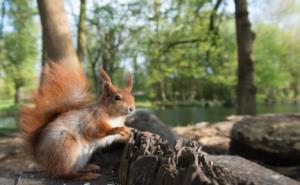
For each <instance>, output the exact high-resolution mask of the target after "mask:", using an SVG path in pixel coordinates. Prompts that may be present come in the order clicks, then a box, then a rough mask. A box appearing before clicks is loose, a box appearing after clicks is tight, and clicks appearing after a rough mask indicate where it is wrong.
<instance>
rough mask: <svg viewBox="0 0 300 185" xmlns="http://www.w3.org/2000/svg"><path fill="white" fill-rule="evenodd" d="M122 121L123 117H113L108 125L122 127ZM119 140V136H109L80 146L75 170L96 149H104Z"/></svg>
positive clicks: (84, 162) (82, 164) (85, 161)
mask: <svg viewBox="0 0 300 185" xmlns="http://www.w3.org/2000/svg"><path fill="white" fill-rule="evenodd" d="M124 121H125V118H124V117H114V118H111V119H109V120H108V123H109V125H110V126H111V127H121V126H124ZM119 139H120V135H109V136H106V137H103V138H101V139H98V140H96V141H94V142H92V143H89V144H84V145H81V149H80V150H81V152H80V153H81V155H80V156H79V161H78V163H77V166H76V167H77V169H81V168H82V167H83V166H84V165H85V164H86V163H87V162H88V160H89V159H90V157H91V155H92V154H93V152H94V151H95V150H96V148H105V147H106V146H108V145H110V144H112V143H113V142H114V141H117V140H119Z"/></svg>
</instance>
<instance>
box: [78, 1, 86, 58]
mask: <svg viewBox="0 0 300 185" xmlns="http://www.w3.org/2000/svg"><path fill="white" fill-rule="evenodd" d="M85 7H86V3H85V0H80V15H79V23H78V32H77V55H78V59H79V62H80V63H83V62H84V54H85V44H86V36H85V30H86V26H85V18H86V8H85Z"/></svg>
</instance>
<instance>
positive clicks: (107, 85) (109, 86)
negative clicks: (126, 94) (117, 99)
mask: <svg viewBox="0 0 300 185" xmlns="http://www.w3.org/2000/svg"><path fill="white" fill-rule="evenodd" d="M102 89H103V93H105V94H107V95H108V96H109V95H110V94H111V92H112V84H111V83H110V82H108V81H104V82H103V88H102Z"/></svg>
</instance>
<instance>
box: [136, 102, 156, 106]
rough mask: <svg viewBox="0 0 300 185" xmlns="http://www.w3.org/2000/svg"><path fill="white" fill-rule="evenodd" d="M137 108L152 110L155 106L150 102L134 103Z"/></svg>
mask: <svg viewBox="0 0 300 185" xmlns="http://www.w3.org/2000/svg"><path fill="white" fill-rule="evenodd" d="M135 104H136V107H138V108H154V107H155V105H154V104H153V103H152V102H150V101H137V102H135Z"/></svg>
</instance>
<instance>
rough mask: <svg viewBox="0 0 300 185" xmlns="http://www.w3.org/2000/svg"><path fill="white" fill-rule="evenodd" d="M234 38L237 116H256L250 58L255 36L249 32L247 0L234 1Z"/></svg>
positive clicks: (254, 88) (252, 69)
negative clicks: (236, 70)
mask: <svg viewBox="0 0 300 185" xmlns="http://www.w3.org/2000/svg"><path fill="white" fill-rule="evenodd" d="M234 2H235V20H236V38H237V47H238V84H237V88H236V95H237V114H250V115H254V114H256V100H255V94H256V87H255V84H254V61H253V59H252V58H251V53H252V46H253V42H254V38H255V34H254V33H253V32H252V31H251V23H250V21H249V18H248V10H247V0H235V1H234Z"/></svg>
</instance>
